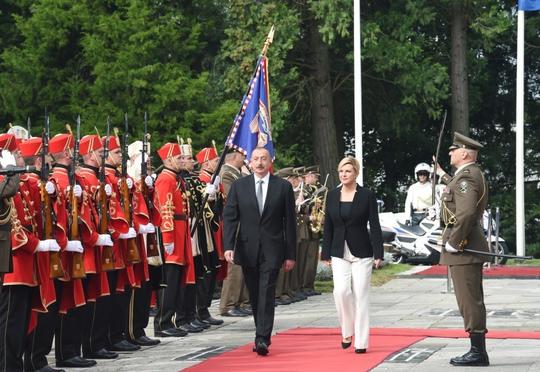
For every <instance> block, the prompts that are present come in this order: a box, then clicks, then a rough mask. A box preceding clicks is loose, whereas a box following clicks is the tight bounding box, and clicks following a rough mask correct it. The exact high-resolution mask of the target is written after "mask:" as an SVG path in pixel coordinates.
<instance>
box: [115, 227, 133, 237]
mask: <svg viewBox="0 0 540 372" xmlns="http://www.w3.org/2000/svg"><path fill="white" fill-rule="evenodd" d="M136 236H137V233H136V232H135V229H134V228H133V227H130V228H129V230H128V232H127V233H125V234H120V236H119V238H120V239H131V238H135V237H136Z"/></svg>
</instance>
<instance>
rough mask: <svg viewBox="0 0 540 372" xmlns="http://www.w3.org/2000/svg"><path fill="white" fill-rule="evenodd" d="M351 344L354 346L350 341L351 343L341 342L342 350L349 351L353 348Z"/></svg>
mask: <svg viewBox="0 0 540 372" xmlns="http://www.w3.org/2000/svg"><path fill="white" fill-rule="evenodd" d="M351 344H352V340H351V341H349V342H343V341H341V348H342V349H347V348H348V347H349V346H351Z"/></svg>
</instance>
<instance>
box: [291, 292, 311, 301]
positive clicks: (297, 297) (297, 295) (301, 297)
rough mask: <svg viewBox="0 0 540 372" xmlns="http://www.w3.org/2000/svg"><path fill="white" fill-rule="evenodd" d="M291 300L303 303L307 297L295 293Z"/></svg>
mask: <svg viewBox="0 0 540 372" xmlns="http://www.w3.org/2000/svg"><path fill="white" fill-rule="evenodd" d="M292 297H293V298H295V299H297V301H304V300H306V299H307V296H306V295H304V294H303V293H302V292H296V293H295V294H293V295H292Z"/></svg>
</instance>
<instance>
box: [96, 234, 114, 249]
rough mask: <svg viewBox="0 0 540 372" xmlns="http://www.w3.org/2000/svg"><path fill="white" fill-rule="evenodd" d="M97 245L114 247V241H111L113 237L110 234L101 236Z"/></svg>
mask: <svg viewBox="0 0 540 372" xmlns="http://www.w3.org/2000/svg"><path fill="white" fill-rule="evenodd" d="M96 245H101V246H105V247H112V246H113V241H112V239H111V236H110V235H109V234H99V237H98V240H97V241H96Z"/></svg>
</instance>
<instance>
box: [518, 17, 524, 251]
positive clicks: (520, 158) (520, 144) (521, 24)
mask: <svg viewBox="0 0 540 372" xmlns="http://www.w3.org/2000/svg"><path fill="white" fill-rule="evenodd" d="M517 15H518V26H517V27H518V30H517V31H518V32H517V76H516V254H517V255H518V256H524V255H525V177H524V168H525V160H524V152H525V150H524V117H523V112H524V97H525V87H524V60H525V12H524V11H523V10H518V12H517Z"/></svg>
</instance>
